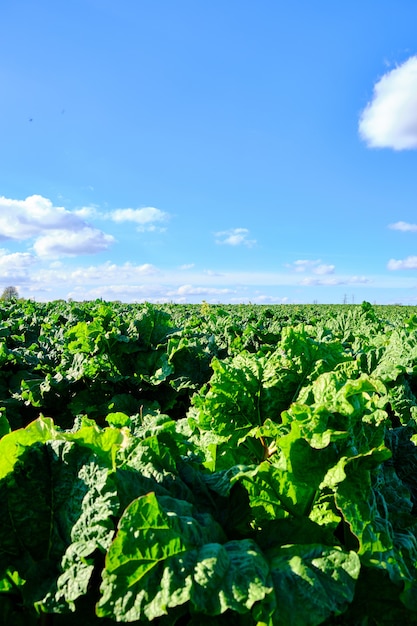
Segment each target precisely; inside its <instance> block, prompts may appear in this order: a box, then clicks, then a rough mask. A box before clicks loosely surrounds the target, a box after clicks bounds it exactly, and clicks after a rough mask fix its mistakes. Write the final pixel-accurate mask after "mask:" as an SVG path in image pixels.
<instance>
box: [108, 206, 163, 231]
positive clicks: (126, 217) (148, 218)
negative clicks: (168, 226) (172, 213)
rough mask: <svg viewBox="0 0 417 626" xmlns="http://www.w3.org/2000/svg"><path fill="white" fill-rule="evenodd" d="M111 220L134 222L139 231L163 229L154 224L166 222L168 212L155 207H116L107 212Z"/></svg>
mask: <svg viewBox="0 0 417 626" xmlns="http://www.w3.org/2000/svg"><path fill="white" fill-rule="evenodd" d="M108 217H109V218H110V219H111V220H113V222H119V223H120V222H134V223H135V224H136V225H137V230H138V231H139V232H145V231H147V232H149V231H155V230H158V231H162V230H165V229H164V228H161V227H160V226H157V225H156V224H160V223H161V222H166V221H167V220H168V219H169V215H168V213H165V212H164V211H161V210H160V209H156V208H155V207H144V208H142V209H116V210H115V211H112V212H111V213H109V214H108Z"/></svg>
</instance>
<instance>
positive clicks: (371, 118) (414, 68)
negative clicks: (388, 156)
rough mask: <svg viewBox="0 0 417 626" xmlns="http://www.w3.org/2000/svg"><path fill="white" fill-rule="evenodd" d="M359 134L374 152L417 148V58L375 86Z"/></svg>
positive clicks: (385, 76)
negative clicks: (382, 149)
mask: <svg viewBox="0 0 417 626" xmlns="http://www.w3.org/2000/svg"><path fill="white" fill-rule="evenodd" d="M359 133H360V135H361V137H362V139H363V140H364V141H365V142H366V143H367V145H368V146H370V147H371V148H393V149H394V150H407V149H413V148H417V56H412V57H410V58H409V59H408V60H407V61H405V63H403V64H402V65H399V66H398V67H396V68H395V69H393V70H391V71H389V72H387V73H386V74H385V75H384V76H383V77H382V78H381V79H380V80H379V81H378V82H377V83H376V84H375V86H374V93H373V98H372V100H371V102H369V103H368V105H367V106H366V108H365V110H364V111H363V112H362V114H361V117H360V121H359Z"/></svg>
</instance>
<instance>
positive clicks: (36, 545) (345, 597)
mask: <svg viewBox="0 0 417 626" xmlns="http://www.w3.org/2000/svg"><path fill="white" fill-rule="evenodd" d="M416 312H417V310H416V309H415V308H413V307H403V306H376V305H375V306H372V305H371V304H369V303H368V302H363V303H362V304H361V305H338V306H336V305H302V306H295V305H276V306H260V305H235V306H232V305H230V306H226V305H225V306H223V305H209V304H207V303H203V304H202V305H178V304H164V305H151V304H149V303H144V304H129V305H127V304H122V303H119V302H103V301H101V300H97V301H94V302H82V303H80V302H64V301H56V302H51V303H35V302H31V301H24V300H22V301H19V300H11V301H4V302H1V303H0V362H1V369H0V502H1V504H0V506H1V515H0V624H1V625H3V624H4V625H5V626H6V625H7V626H46V625H48V626H81V625H82V626H100V625H102V626H111V625H113V626H114V625H115V624H118V623H129V624H137V625H139V624H141V625H142V624H147V623H149V622H150V623H152V624H155V625H157V626H278V625H279V626H281V625H282V626H315V625H319V624H325V625H328V626H330V625H351V626H374V625H379V624H381V625H389V624H390V625H398V624H417V399H416V396H417V315H416Z"/></svg>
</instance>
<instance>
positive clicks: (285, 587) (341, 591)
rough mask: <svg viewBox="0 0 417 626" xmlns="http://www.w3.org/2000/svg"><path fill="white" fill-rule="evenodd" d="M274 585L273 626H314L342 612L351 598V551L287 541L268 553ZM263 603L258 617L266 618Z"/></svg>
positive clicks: (355, 563) (355, 568) (355, 572)
mask: <svg viewBox="0 0 417 626" xmlns="http://www.w3.org/2000/svg"><path fill="white" fill-rule="evenodd" d="M268 556H269V559H270V569H271V577H272V581H273V585H274V592H275V593H274V602H273V603H272V602H271V605H270V610H272V621H269V623H271V624H272V625H273V626H316V625H318V624H321V623H323V622H324V621H325V620H326V619H327V618H329V617H331V616H337V615H340V614H342V613H343V612H344V611H345V610H346V609H347V608H348V606H349V603H350V602H352V600H353V597H354V592H355V585H356V581H357V579H358V576H359V572H360V561H359V557H358V556H357V554H355V552H344V551H343V550H341V549H339V548H333V547H328V546H322V545H321V544H311V545H287V546H282V547H280V548H275V549H273V550H271V551H270V552H269V553H268ZM265 609H266V604H264V605H260V608H259V614H258V613H256V616H257V617H258V619H262V618H263V619H264V620H265V622H268V619H267V616H266V615H265Z"/></svg>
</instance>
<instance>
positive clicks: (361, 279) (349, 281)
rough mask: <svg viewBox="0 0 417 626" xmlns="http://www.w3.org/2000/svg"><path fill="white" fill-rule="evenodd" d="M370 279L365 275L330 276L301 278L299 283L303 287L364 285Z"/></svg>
mask: <svg viewBox="0 0 417 626" xmlns="http://www.w3.org/2000/svg"><path fill="white" fill-rule="evenodd" d="M370 282H371V280H370V279H369V278H366V276H340V277H336V276H334V277H332V278H314V277H312V276H310V277H308V278H303V279H302V280H300V282H299V284H300V285H302V286H304V287H336V286H338V285H366V284H368V283H370Z"/></svg>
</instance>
